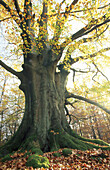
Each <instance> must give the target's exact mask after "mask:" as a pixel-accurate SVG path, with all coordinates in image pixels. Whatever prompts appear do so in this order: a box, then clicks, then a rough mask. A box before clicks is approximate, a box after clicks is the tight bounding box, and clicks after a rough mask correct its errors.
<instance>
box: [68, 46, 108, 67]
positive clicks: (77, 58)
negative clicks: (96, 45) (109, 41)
mask: <svg viewBox="0 0 110 170" xmlns="http://www.w3.org/2000/svg"><path fill="white" fill-rule="evenodd" d="M108 50H110V47H107V48H103V49H101V50H99V51H97V52H95V53H93V54H89V55H86V56H79V57H76V58H71V61H70V65H72V64H74V63H76V62H78V61H79V60H83V59H84V60H87V59H89V58H93V57H96V56H97V55H99V54H101V53H102V52H106V51H108Z"/></svg>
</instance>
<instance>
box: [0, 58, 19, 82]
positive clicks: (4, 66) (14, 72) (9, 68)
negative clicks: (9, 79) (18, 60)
mask: <svg viewBox="0 0 110 170" xmlns="http://www.w3.org/2000/svg"><path fill="white" fill-rule="evenodd" d="M0 65H1V66H2V67H3V68H5V69H6V70H7V71H9V72H10V73H12V74H13V75H15V76H17V77H18V78H19V79H20V78H21V73H20V72H17V71H15V70H14V69H12V68H11V67H9V66H7V65H6V64H5V63H4V62H2V61H1V60H0Z"/></svg>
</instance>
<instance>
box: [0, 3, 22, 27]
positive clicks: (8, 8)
mask: <svg viewBox="0 0 110 170" xmlns="http://www.w3.org/2000/svg"><path fill="white" fill-rule="evenodd" d="M0 4H1V5H3V6H4V8H5V9H6V10H7V11H8V12H9V13H10V15H11V16H12V18H13V19H14V21H15V22H16V23H17V24H18V25H19V27H20V28H22V27H21V24H20V20H18V19H17V18H18V16H17V15H15V11H14V10H12V9H11V8H10V7H9V6H8V5H7V4H6V3H5V2H4V1H3V0H0Z"/></svg>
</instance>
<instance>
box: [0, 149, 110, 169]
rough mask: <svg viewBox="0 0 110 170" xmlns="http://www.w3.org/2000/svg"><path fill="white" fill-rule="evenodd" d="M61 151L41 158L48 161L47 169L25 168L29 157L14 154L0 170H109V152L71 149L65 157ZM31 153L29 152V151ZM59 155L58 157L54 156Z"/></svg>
mask: <svg viewBox="0 0 110 170" xmlns="http://www.w3.org/2000/svg"><path fill="white" fill-rule="evenodd" d="M62 150H63V149H59V150H58V151H54V152H47V153H44V154H43V156H44V157H47V158H48V159H49V162H50V165H49V168H43V167H42V168H33V167H26V162H27V159H28V157H29V156H26V157H25V153H26V152H27V151H25V152H24V153H19V152H15V153H14V154H13V155H12V156H11V158H12V160H9V161H5V162H0V170H19V169H20V170H110V151H108V150H101V149H98V150H96V149H92V150H87V151H81V150H77V149H71V150H72V154H70V155H69V156H67V157H65V156H64V155H63V153H62ZM30 152H31V151H30ZM54 153H59V154H60V156H59V157H57V156H54V155H55V154H54Z"/></svg>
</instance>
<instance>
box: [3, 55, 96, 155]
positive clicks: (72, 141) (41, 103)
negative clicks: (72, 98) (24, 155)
mask: <svg viewBox="0 0 110 170" xmlns="http://www.w3.org/2000/svg"><path fill="white" fill-rule="evenodd" d="M25 60H26V61H25V62H24V65H23V71H22V76H21V85H20V89H21V90H22V91H23V92H24V95H25V113H24V117H23V120H22V123H21V125H20V127H19V129H18V130H17V132H16V133H15V135H14V136H13V137H12V139H11V140H9V142H8V143H7V144H6V145H5V146H4V147H3V148H2V151H1V152H2V154H6V153H9V152H12V151H13V150H17V149H19V148H20V147H24V148H25V149H32V147H37V148H40V149H41V150H42V151H43V152H46V151H51V150H56V149H59V148H64V147H69V148H75V149H88V148H92V147H93V146H91V145H89V144H87V143H85V142H83V141H86V140H85V139H84V138H83V137H80V136H78V135H77V134H76V133H74V132H73V131H72V129H71V128H70V126H69V124H68V122H67V120H66V115H65V110H64V103H65V90H66V84H65V82H66V77H67V75H68V72H67V71H64V70H62V71H61V70H60V72H57V73H56V66H55V65H54V64H50V63H49V65H48V64H47V65H46V66H45V65H43V64H42V58H37V59H36V57H35V56H34V55H32V56H31V58H30V60H29V57H28V58H27V59H25Z"/></svg>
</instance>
